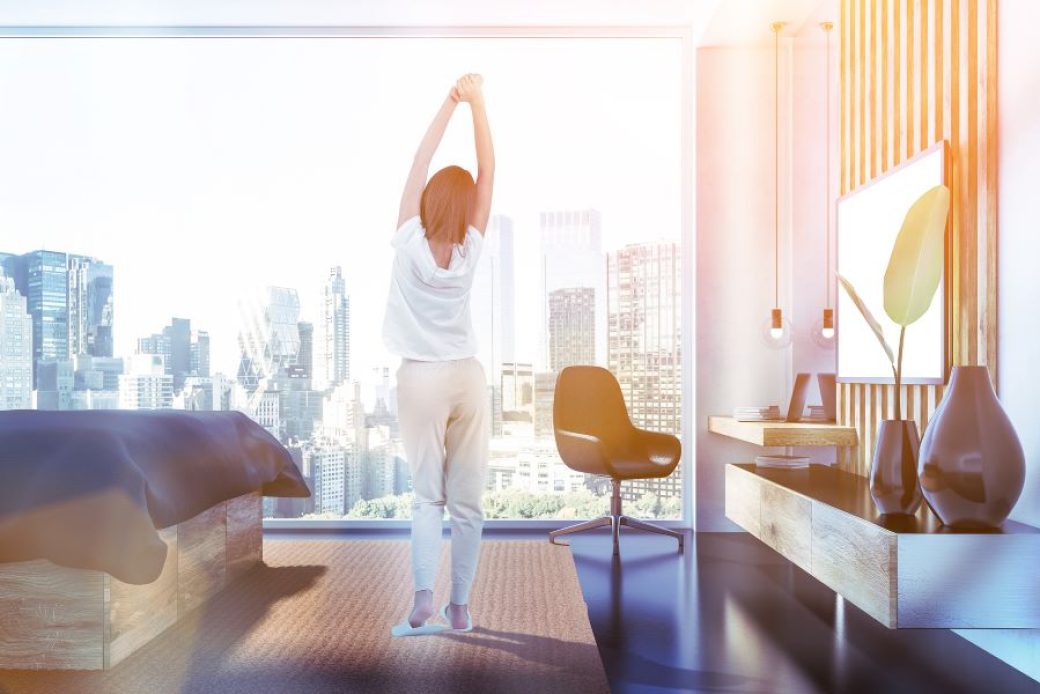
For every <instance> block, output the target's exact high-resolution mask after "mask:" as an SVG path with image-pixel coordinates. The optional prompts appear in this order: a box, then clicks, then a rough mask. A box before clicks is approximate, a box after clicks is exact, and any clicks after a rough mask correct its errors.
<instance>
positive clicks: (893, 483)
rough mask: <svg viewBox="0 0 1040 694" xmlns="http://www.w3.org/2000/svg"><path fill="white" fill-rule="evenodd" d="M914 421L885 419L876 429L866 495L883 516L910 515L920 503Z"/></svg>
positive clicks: (916, 438) (915, 425)
mask: <svg viewBox="0 0 1040 694" xmlns="http://www.w3.org/2000/svg"><path fill="white" fill-rule="evenodd" d="M919 441H920V439H919V438H918V436H917V424H916V423H914V421H913V420H907V419H885V420H883V421H882V422H881V426H880V427H879V428H878V436H877V443H876V444H875V445H874V459H873V460H872V461H871V464H870V496H871V497H873V499H874V505H875V506H877V508H878V511H880V512H881V513H882V514H884V515H892V514H910V513H914V512H916V511H917V509H918V507H920V505H921V489H920V487H919V486H918V484H917V449H918V442H919Z"/></svg>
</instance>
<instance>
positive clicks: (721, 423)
mask: <svg viewBox="0 0 1040 694" xmlns="http://www.w3.org/2000/svg"><path fill="white" fill-rule="evenodd" d="M708 431H710V432H712V433H713V434H720V435H722V436H728V437H730V438H734V439H739V440H740V441H746V442H748V443H753V444H756V445H758V446H855V445H856V442H857V441H858V438H857V436H856V428H855V427H846V426H839V425H837V424H833V423H828V422H740V421H737V420H736V419H734V418H733V417H721V416H716V415H713V416H711V417H708Z"/></svg>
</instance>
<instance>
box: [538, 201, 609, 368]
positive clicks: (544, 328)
mask: <svg viewBox="0 0 1040 694" xmlns="http://www.w3.org/2000/svg"><path fill="white" fill-rule="evenodd" d="M540 226H541V240H542V255H541V260H542V263H541V265H542V267H541V297H540V298H541V312H542V313H541V316H542V319H541V339H540V342H539V344H540V345H541V346H542V350H541V353H540V354H539V360H538V366H539V368H541V369H545V368H547V367H548V365H549V319H550V311H549V296H550V294H551V293H552V292H554V291H556V290H557V289H570V288H588V289H592V291H593V301H594V311H593V313H594V321H595V342H594V346H595V352H594V358H593V360H592V362H596V363H599V362H601V361H602V360H603V358H604V355H605V353H606V287H605V281H606V278H605V270H606V259H605V258H604V256H603V246H602V240H601V232H600V215H599V212H598V211H596V210H566V211H557V212H543V213H542V214H541V217H540Z"/></svg>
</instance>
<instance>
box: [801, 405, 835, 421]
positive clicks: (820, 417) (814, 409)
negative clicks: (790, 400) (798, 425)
mask: <svg viewBox="0 0 1040 694" xmlns="http://www.w3.org/2000/svg"><path fill="white" fill-rule="evenodd" d="M803 419H809V420H812V421H814V422H826V421H829V420H828V419H827V412H826V411H825V410H824V409H823V405H809V412H808V413H807V414H806V415H805V417H804V418H803Z"/></svg>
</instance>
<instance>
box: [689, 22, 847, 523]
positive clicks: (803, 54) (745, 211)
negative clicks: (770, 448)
mask: <svg viewBox="0 0 1040 694" xmlns="http://www.w3.org/2000/svg"><path fill="white" fill-rule="evenodd" d="M837 39H838V37H837V36H834V37H833V38H832V45H831V50H832V54H833V57H834V58H836V56H837V51H838V40H837ZM825 54H826V43H825V36H824V34H823V32H822V30H821V29H820V28H819V26H818V25H817V24H816V23H815V22H811V23H807V24H806V25H805V26H804V27H803V28H802V29H801V30H800V32H799V33H798V35H796V36H794V37H793V38H791V37H788V38H782V39H781V47H780V90H781V91H780V94H781V97H780V143H781V146H780V235H781V240H780V306H781V307H782V308H783V309H784V314H785V316H786V317H787V318H788V319H789V320H790V321H791V324H792V326H793V328H792V329H793V335H794V339H793V343H792V345H791V346H790V347H789V348H787V349H785V350H780V351H775V350H773V349H770V348H769V347H767V346H766V344H765V342H764V341H763V339H762V336H761V333H762V330H763V327H764V323H765V322H766V321H767V319H768V317H769V310H770V309H771V308H772V307H773V276H774V268H773V262H774V260H773V259H774V251H773V245H774V240H773V204H774V203H773V178H774V174H773V128H774V124H773V107H774V104H773V48H772V46H771V45H759V46H726V47H721V46H720V47H711V48H700V49H699V50H698V51H697V145H696V149H697V154H696V160H697V222H696V234H697V321H696V322H697V334H696V350H697V353H696V356H697V379H698V380H697V420H698V421H697V422H695V424H696V428H697V458H696V467H697V476H696V481H697V486H696V490H697V501H696V509H697V516H696V528H697V530H700V531H731V530H736V529H737V527H736V526H735V525H734V524H732V523H731V522H729V521H728V520H726V518H725V509H724V495H725V491H724V490H725V484H724V481H725V480H724V469H725V465H726V463H732V462H750V461H751V460H752V459H753V458H754V456H755V455H756V454H758V453H761V452H762V450H763V449H761V448H759V447H757V446H752V445H750V444H744V443H741V442H738V441H733V440H730V439H725V438H723V437H720V436H717V435H715V434H710V433H708V432H707V418H708V415H712V414H729V413H731V412H732V410H733V408H734V407H737V406H739V405H752V404H777V405H779V406H780V407H781V408H786V407H787V402H788V398H789V395H790V387H791V384H792V381H793V374H794V373H797V372H799V371H804V372H808V373H818V372H826V371H833V370H834V351H833V349H825V348H822V347H820V346H818V345H817V343H816V342H815V341H814V340H813V339H812V335H811V330H812V328H813V324H814V323H815V322H816V321H817V320H819V319H820V318H821V316H822V310H823V308H824V302H825V288H824V276H825V273H826V269H825V268H826V262H825V261H826V257H825V252H826V245H827V244H826V240H825V236H824V234H825V226H826V217H825V214H826V210H827V206H826V204H825V201H826V199H827V188H826V159H825V158H824V157H825V156H826V153H827V149H826V143H825V141H824V140H825V138H824V137H823V133H824V132H825V129H826V120H825V118H826V111H825V106H824V104H825V101H826V82H825V74H824V71H825V69H826V64H825V62H824V56H825ZM831 70H832V71H831V79H832V80H834V81H835V83H836V81H837V78H838V72H837V63H836V62H834V63H832V68H831ZM838 95H839V93H838V90H837V88H833V89H832V93H831V99H832V106H831V119H832V123H833V125H832V128H833V131H832V135H833V136H834V139H835V140H836V135H837V118H838V102H837V99H838ZM831 157H832V164H831V166H832V170H831V175H832V179H834V180H833V181H832V184H831V195H832V196H835V195H837V183H836V180H837V172H838V169H837V162H838V152H837V148H833V151H832V152H831ZM832 233H833V227H832ZM831 252H832V256H833V244H832V248H831ZM832 263H833V258H832ZM832 269H833V265H832ZM832 292H833V284H832ZM808 402H809V403H814V404H818V403H820V396H819V392H818V389H817V386H816V381H815V378H814V379H813V381H812V383H811V384H810V395H809V399H808ZM798 452H801V453H806V454H809V455H812V456H813V457H814V459H815V460H817V461H819V462H833V461H834V458H835V452H834V449H833V448H815V449H808V448H807V449H799V450H798Z"/></svg>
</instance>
